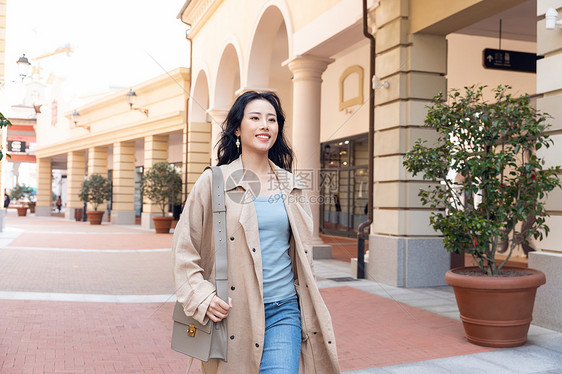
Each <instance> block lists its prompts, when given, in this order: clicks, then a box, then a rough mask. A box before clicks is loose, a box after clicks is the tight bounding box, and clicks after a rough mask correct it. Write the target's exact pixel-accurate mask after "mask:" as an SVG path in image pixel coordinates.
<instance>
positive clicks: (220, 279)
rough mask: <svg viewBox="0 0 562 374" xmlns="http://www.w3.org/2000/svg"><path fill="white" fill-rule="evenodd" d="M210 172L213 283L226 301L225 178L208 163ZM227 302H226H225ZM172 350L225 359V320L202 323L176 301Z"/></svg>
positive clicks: (198, 357)
mask: <svg viewBox="0 0 562 374" xmlns="http://www.w3.org/2000/svg"><path fill="white" fill-rule="evenodd" d="M206 169H211V170H212V172H213V187H212V189H213V193H212V200H213V231H214V235H213V236H214V242H215V285H216V288H217V296H218V297H219V298H221V299H222V300H225V301H227V300H228V262H227V253H226V207H225V203H224V179H223V175H222V171H221V170H220V168H219V167H218V166H210V167H207V168H206ZM227 302H228V301H227ZM173 320H174V329H173V331H172V349H173V350H175V351H177V352H180V353H183V354H186V355H188V356H191V357H193V358H196V359H198V360H201V361H208V360H209V359H210V358H220V359H222V360H223V361H227V334H228V331H227V322H226V319H223V320H222V321H221V322H213V321H211V320H209V322H208V323H207V324H206V325H202V324H200V323H199V322H197V321H196V320H195V319H193V318H192V317H188V316H186V315H185V313H184V311H183V306H182V305H181V304H180V303H179V302H177V301H176V306H175V308H174V314H173Z"/></svg>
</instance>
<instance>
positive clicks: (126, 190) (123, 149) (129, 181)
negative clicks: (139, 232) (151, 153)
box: [111, 142, 135, 225]
mask: <svg viewBox="0 0 562 374" xmlns="http://www.w3.org/2000/svg"><path fill="white" fill-rule="evenodd" d="M111 204H112V209H111V223H114V224H117V225H134V224H135V142H119V143H114V144H113V195H112V202H111Z"/></svg>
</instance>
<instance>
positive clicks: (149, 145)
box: [141, 135, 169, 228]
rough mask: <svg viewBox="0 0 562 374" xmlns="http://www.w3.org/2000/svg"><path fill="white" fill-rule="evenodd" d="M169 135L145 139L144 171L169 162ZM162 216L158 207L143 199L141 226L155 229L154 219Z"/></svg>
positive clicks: (151, 136)
mask: <svg viewBox="0 0 562 374" xmlns="http://www.w3.org/2000/svg"><path fill="white" fill-rule="evenodd" d="M168 143H169V136H168V135H150V136H146V137H145V138H144V170H145V172H146V170H147V169H150V168H151V167H152V166H153V165H154V164H156V163H158V162H168ZM155 215H156V216H161V215H162V211H161V210H160V207H159V206H158V205H155V204H152V202H151V201H150V200H148V199H147V198H146V197H145V198H144V199H143V205H142V216H141V226H142V227H144V228H154V223H153V222H152V217H154V216H155Z"/></svg>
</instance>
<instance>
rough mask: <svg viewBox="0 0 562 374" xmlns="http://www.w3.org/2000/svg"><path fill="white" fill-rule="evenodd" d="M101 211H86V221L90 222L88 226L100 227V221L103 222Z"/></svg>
mask: <svg viewBox="0 0 562 374" xmlns="http://www.w3.org/2000/svg"><path fill="white" fill-rule="evenodd" d="M103 213H105V212H104V211H103V210H100V211H98V210H91V211H90V210H89V211H88V221H90V225H101V221H102V220H103Z"/></svg>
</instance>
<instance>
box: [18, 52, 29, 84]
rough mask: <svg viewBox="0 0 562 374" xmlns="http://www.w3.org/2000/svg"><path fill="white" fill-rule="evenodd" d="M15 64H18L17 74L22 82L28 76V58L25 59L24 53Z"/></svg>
mask: <svg viewBox="0 0 562 374" xmlns="http://www.w3.org/2000/svg"><path fill="white" fill-rule="evenodd" d="M16 63H17V64H18V72H19V74H20V77H21V80H22V82H23V80H24V79H25V77H27V76H28V75H29V68H30V67H31V63H30V62H29V60H28V58H27V57H25V53H24V54H23V55H22V56H21V57H20V58H19V59H18V60H17V61H16Z"/></svg>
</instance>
